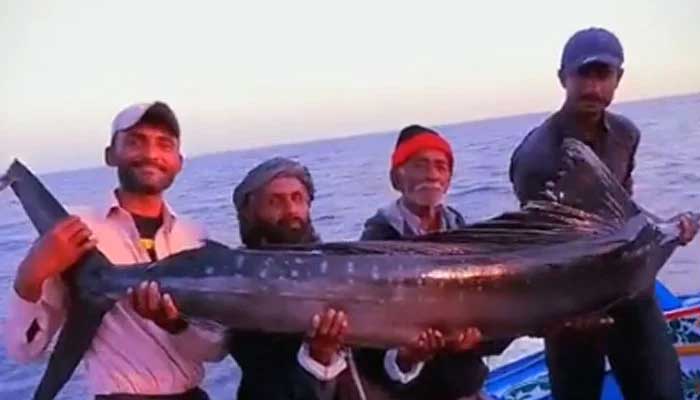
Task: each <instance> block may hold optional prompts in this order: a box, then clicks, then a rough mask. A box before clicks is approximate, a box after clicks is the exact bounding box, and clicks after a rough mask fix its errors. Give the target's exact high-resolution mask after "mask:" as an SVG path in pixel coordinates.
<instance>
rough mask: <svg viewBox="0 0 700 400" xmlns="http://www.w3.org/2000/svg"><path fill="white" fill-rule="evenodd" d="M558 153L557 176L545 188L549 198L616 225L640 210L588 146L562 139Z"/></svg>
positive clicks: (570, 139) (619, 224)
mask: <svg viewBox="0 0 700 400" xmlns="http://www.w3.org/2000/svg"><path fill="white" fill-rule="evenodd" d="M561 154H562V163H561V165H562V167H561V168H560V170H559V173H558V176H557V178H556V179H555V180H554V181H553V182H548V183H547V186H548V187H547V188H546V189H545V195H546V196H547V198H548V199H549V200H551V201H553V202H556V203H559V204H563V205H565V206H568V207H572V208H575V209H578V210H581V211H583V212H586V213H590V214H594V215H596V216H598V217H600V218H602V219H603V220H605V221H607V222H608V223H609V224H613V225H616V226H621V225H622V224H624V223H625V221H627V220H628V219H629V218H630V217H632V216H634V215H636V214H638V213H639V212H640V210H639V208H638V207H637V205H635V204H634V202H632V199H631V198H630V195H629V194H628V193H627V191H626V190H625V189H624V188H623V187H622V185H621V184H620V182H619V181H618V180H617V178H615V176H613V174H612V172H610V170H609V169H608V167H607V166H606V165H605V164H604V163H603V162H602V161H601V160H600V159H599V158H598V156H597V155H596V154H595V153H594V152H593V150H591V149H590V148H589V147H588V146H586V145H585V144H583V143H582V142H581V141H579V140H576V139H572V138H565V139H564V141H563V143H562V145H561ZM527 207H528V206H527V205H526V206H525V208H527Z"/></svg>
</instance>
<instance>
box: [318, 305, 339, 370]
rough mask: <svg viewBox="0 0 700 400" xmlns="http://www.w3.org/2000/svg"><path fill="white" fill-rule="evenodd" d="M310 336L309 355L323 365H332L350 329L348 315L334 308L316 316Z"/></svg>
mask: <svg viewBox="0 0 700 400" xmlns="http://www.w3.org/2000/svg"><path fill="white" fill-rule="evenodd" d="M311 326H312V331H311V334H310V335H309V337H310V339H309V354H310V355H311V358H313V359H314V360H316V361H317V362H318V363H320V364H323V365H326V366H327V365H330V364H331V362H332V361H333V356H334V355H336V354H337V353H338V351H339V350H340V348H341V346H342V345H343V337H344V336H345V332H347V329H348V318H347V315H346V314H345V313H344V312H342V311H336V310H334V309H332V308H330V309H328V310H326V312H325V313H321V314H316V315H314V317H313V319H312V321H311Z"/></svg>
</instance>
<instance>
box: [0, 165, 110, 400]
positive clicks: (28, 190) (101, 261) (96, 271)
mask: <svg viewBox="0 0 700 400" xmlns="http://www.w3.org/2000/svg"><path fill="white" fill-rule="evenodd" d="M7 186H9V187H11V188H12V190H13V191H14V193H15V194H16V195H17V198H18V199H19V202H20V203H21V204H22V207H23V208H24V210H25V212H26V213H27V216H29V219H30V220H31V221H32V224H33V225H34V227H35V228H36V230H37V231H38V232H39V233H40V234H44V233H45V232H47V231H48V230H50V229H51V228H52V227H53V226H54V225H55V224H56V223H58V222H59V221H60V220H62V219H64V218H66V217H67V216H68V212H66V210H65V208H63V206H62V205H61V203H59V201H58V200H56V198H55V197H54V196H53V195H52V194H51V193H50V192H49V191H48V190H47V189H46V187H45V186H44V185H43V184H42V183H41V181H40V180H39V179H38V178H37V177H36V176H35V175H34V174H32V172H31V171H30V170H29V169H28V168H27V167H25V166H24V165H23V164H22V163H21V162H19V161H17V160H15V161H14V162H13V163H12V165H10V168H9V169H8V170H7V173H6V174H5V175H3V176H2V178H0V188H4V187H7ZM111 267H113V264H112V263H111V262H110V261H109V260H108V259H107V258H106V257H105V256H104V255H103V254H102V253H101V252H99V251H98V250H92V251H90V252H89V253H87V254H86V255H85V256H83V258H82V259H81V260H80V261H79V262H78V263H77V264H76V265H75V266H74V267H73V268H71V269H69V270H68V271H67V272H66V273H64V274H63V276H62V278H63V280H64V282H65V283H66V286H67V287H68V294H69V298H70V306H69V308H68V310H67V312H68V314H67V317H66V321H65V322H64V324H63V327H62V329H61V333H60V334H59V336H58V341H57V342H56V346H55V347H54V350H53V352H52V353H51V357H50V358H49V363H48V365H47V367H46V370H45V371H44V375H43V376H42V378H41V382H40V383H39V386H38V387H37V389H36V391H35V393H34V399H36V400H51V399H53V398H54V397H55V396H56V395H57V394H58V392H59V391H60V390H61V389H62V388H63V386H64V385H65V384H66V382H67V381H68V380H69V379H70V377H71V376H72V375H73V372H74V371H75V369H76V368H77V366H78V364H79V363H80V360H81V359H82V358H83V356H84V355H85V352H86V351H87V349H88V348H89V347H90V344H91V343H92V339H93V337H94V336H95V334H96V333H97V329H98V328H99V326H100V323H101V322H102V317H103V316H104V315H105V314H106V313H107V311H109V310H110V309H111V308H112V306H113V305H114V300H111V299H108V298H106V297H105V296H103V295H101V293H100V292H99V291H98V289H97V288H94V282H99V281H100V274H102V273H104V272H105V271H108V270H109V269H111Z"/></svg>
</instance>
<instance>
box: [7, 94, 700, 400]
mask: <svg viewBox="0 0 700 400" xmlns="http://www.w3.org/2000/svg"><path fill="white" fill-rule="evenodd" d="M613 109H614V110H616V111H618V112H621V113H623V114H625V115H626V116H628V117H630V118H631V119H632V120H634V121H635V122H636V123H637V125H638V126H639V127H640V129H641V130H642V134H643V137H642V142H641V145H640V148H639V152H638V156H637V167H636V170H635V174H634V178H635V194H634V197H635V199H636V200H637V201H638V203H640V204H641V205H643V206H644V207H645V208H647V209H648V210H650V211H653V212H655V213H657V214H658V215H660V216H662V217H668V216H672V215H675V214H676V213H678V212H681V211H686V210H695V211H700V94H695V95H688V96H681V97H669V98H662V99H654V100H645V101H639V102H633V103H625V104H619V105H616V106H615V107H613ZM545 117H546V115H545V114H530V115H521V116H514V117H506V118H498V119H490V120H484V121H475V122H467V123H460V124H451V125H446V126H441V127H438V129H440V130H441V132H443V133H444V135H445V136H446V137H447V138H448V139H449V140H450V142H451V143H452V146H453V148H454V151H455V158H456V168H455V171H456V172H455V176H454V179H453V182H452V188H451V190H450V195H449V203H450V204H451V205H453V206H454V207H456V208H457V209H459V210H460V211H462V212H463V213H464V214H465V216H466V217H467V219H468V220H480V219H483V218H486V217H489V216H493V215H496V214H498V213H500V212H502V211H504V210H511V209H514V208H516V205H517V204H516V201H515V197H514V196H513V194H512V191H511V186H510V183H509V182H508V162H509V158H510V154H511V152H512V150H513V149H514V147H515V146H516V145H517V143H518V142H519V141H520V139H521V138H522V137H523V136H524V135H525V134H526V133H527V132H528V131H529V130H530V129H531V128H532V127H534V126H536V125H537V124H538V123H539V122H541V121H542V120H543V119H544V118H545ZM416 122H420V121H416ZM395 138H396V132H388V133H380V134H372V135H362V136H354V137H349V138H343V139H333V140H326V141H317V142H311V143H302V144H293V145H283V146H276V147H269V148H261V149H253V150H243V151H230V152H222V153H218V154H211V155H206V156H201V157H196V158H193V159H189V160H187V162H186V165H185V168H184V171H183V172H182V174H181V175H180V176H179V177H178V180H177V182H176V184H175V186H174V187H173V188H172V189H171V190H170V192H169V193H168V199H169V201H170V203H171V204H172V205H173V207H174V208H175V210H177V211H178V212H179V213H180V214H183V215H186V216H188V217H190V218H192V219H194V220H196V221H199V222H200V223H202V224H204V225H205V226H206V227H207V229H208V230H209V233H210V235H211V236H212V237H213V238H214V239H216V240H219V241H222V242H224V243H227V244H229V245H232V246H235V245H238V243H239V240H238V228H237V225H236V219H235V214H234V211H233V206H232V204H231V192H232V189H233V186H234V185H235V184H236V183H237V182H239V181H240V179H241V178H242V177H243V175H244V174H245V173H246V171H247V170H248V169H250V168H251V167H253V166H254V165H255V164H257V163H259V162H261V161H263V160H265V159H267V158H269V157H272V156H278V155H279V156H285V157H291V158H295V159H298V160H300V161H301V162H303V163H305V164H306V165H307V166H308V167H309V169H310V170H311V173H312V174H313V178H314V180H315V183H316V186H317V190H318V193H317V198H316V200H315V202H314V204H313V209H312V213H313V220H314V224H315V226H316V228H317V230H318V231H319V233H320V234H321V235H322V237H323V239H325V240H343V239H355V238H357V237H358V236H359V234H360V231H361V228H362V224H363V222H364V221H365V219H367V218H368V217H369V216H371V215H372V214H373V213H374V212H375V211H376V209H377V207H379V206H382V205H385V204H387V203H388V202H389V201H391V200H392V199H394V198H395V197H396V193H394V192H393V191H392V190H391V187H390V184H389V181H388V164H389V156H390V153H391V150H392V149H393V146H394V142H395ZM95 151H100V149H95ZM30 167H31V166H30ZM42 179H43V180H44V182H45V183H46V184H47V186H48V187H49V188H50V190H52V191H53V193H54V194H55V195H56V196H57V197H58V198H59V199H60V200H61V201H62V202H63V203H64V204H66V205H69V206H85V205H100V204H102V203H103V202H104V201H105V200H106V199H107V198H108V196H109V193H110V190H111V189H112V188H113V187H114V186H115V173H114V171H112V170H110V169H107V168H95V169H86V170H80V171H68V172H61V173H54V174H49V175H45V176H42ZM35 238H36V234H35V233H34V231H33V229H32V227H31V226H30V224H29V222H28V220H27V218H26V216H25V215H24V213H23V211H22V210H21V208H20V206H19V203H18V202H17V201H16V199H15V198H14V196H13V195H12V193H11V192H9V191H5V192H2V193H0V327H2V329H3V331H4V323H5V317H6V315H7V299H8V296H7V294H8V293H9V291H10V290H11V288H12V281H13V277H14V273H15V268H16V266H17V264H18V263H19V261H20V259H21V258H22V257H23V256H24V254H25V252H26V251H27V249H28V247H29V246H30V244H31V243H32V241H33V240H34V239H35ZM699 257H700V243H697V242H693V243H691V244H690V245H689V246H687V247H686V248H683V249H680V250H679V251H677V252H676V254H674V256H673V258H672V259H671V261H670V262H669V263H668V264H667V265H666V266H665V267H664V269H663V270H662V272H661V274H660V278H661V280H662V281H663V282H664V283H666V284H667V285H668V286H669V287H670V288H671V289H672V290H673V291H675V292H676V293H679V294H695V293H700V268H699V267H698V265H697V264H698V263H697V261H698V260H699ZM538 346H539V342H538V341H535V340H524V341H521V342H519V343H517V344H516V345H515V346H514V348H512V349H510V350H509V351H508V354H507V355H506V359H510V358H513V357H517V356H518V355H521V354H523V353H524V352H528V351H532V350H533V349H534V348H537V347H538ZM502 361H503V359H502V358H501V359H492V360H490V362H492V363H500V362H502ZM44 366H45V360H39V361H37V362H36V363H32V364H29V365H19V364H16V363H14V362H13V361H11V360H8V359H7V357H6V356H5V349H4V347H2V346H0V398H2V399H15V398H28V397H29V396H30V393H31V392H32V391H33V389H34V387H35V386H36V384H37V382H38V379H39V377H40V374H41V372H42V371H43V369H44ZM79 370H80V368H79ZM239 377H240V374H239V372H238V371H237V370H236V368H235V364H234V363H233V362H232V361H231V360H230V359H227V360H225V361H224V362H222V363H219V364H216V365H212V366H208V374H207V379H206V382H205V385H204V386H205V388H206V389H207V390H208V391H209V392H210V394H211V395H212V397H213V398H214V399H231V398H233V394H234V391H235V387H236V385H237V382H238V379H239ZM60 398H62V399H81V398H85V390H84V382H83V381H82V371H81V372H80V373H78V376H77V377H75V378H74V379H73V380H72V381H71V382H70V383H69V385H68V387H67V389H65V390H64V391H63V393H62V395H61V396H60Z"/></svg>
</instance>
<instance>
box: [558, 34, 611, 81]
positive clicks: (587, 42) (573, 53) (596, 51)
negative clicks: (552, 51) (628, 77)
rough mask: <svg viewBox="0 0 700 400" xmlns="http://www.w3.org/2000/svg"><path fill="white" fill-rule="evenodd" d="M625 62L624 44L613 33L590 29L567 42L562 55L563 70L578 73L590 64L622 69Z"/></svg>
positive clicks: (575, 35)
mask: <svg viewBox="0 0 700 400" xmlns="http://www.w3.org/2000/svg"><path fill="white" fill-rule="evenodd" d="M624 61H625V55H624V53H623V51H622V44H621V43H620V41H619V40H618V39H617V37H616V36H615V35H614V34H613V33H612V32H610V31H608V30H605V29H602V28H588V29H584V30H581V31H578V32H576V33H574V35H573V36H571V37H570V38H569V40H568V41H567V42H566V45H565V46H564V52H563V53H562V55H561V69H562V70H564V71H576V70H578V69H579V68H581V67H582V66H584V65H586V64H590V63H603V64H607V65H609V66H611V67H615V68H620V67H621V66H622V63H623V62H624Z"/></svg>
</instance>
